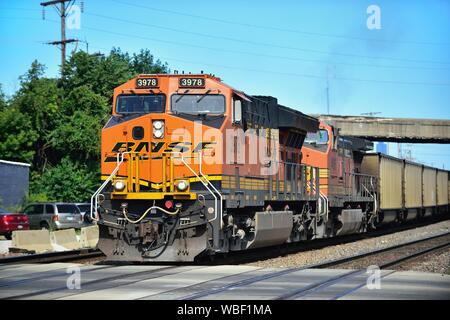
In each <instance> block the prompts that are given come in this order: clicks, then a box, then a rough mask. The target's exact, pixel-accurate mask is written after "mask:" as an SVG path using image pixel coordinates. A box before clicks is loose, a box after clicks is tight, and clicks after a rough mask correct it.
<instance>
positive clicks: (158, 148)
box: [105, 141, 216, 162]
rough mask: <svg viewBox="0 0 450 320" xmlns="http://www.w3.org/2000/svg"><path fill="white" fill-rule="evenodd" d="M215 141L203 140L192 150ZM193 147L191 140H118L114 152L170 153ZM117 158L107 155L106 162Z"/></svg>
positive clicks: (206, 147)
mask: <svg viewBox="0 0 450 320" xmlns="http://www.w3.org/2000/svg"><path fill="white" fill-rule="evenodd" d="M215 143H216V142H215V141H208V142H207V141H202V142H200V143H199V144H197V146H196V147H195V148H194V149H193V150H192V152H193V153H194V152H198V151H200V150H204V149H211V146H210V145H212V144H215ZM191 147H192V143H191V142H185V141H177V142H171V143H169V144H167V143H166V142H151V143H149V142H145V141H143V142H139V144H136V143H135V142H117V143H116V145H115V146H114V147H113V148H112V150H111V152H112V153H120V152H141V153H163V152H166V153H169V152H182V153H185V152H188V151H189V150H190V148H191ZM160 158H161V156H155V157H152V159H160ZM147 159H148V157H144V158H143V160H147ZM116 160H117V158H116V157H112V156H109V157H106V158H105V162H115V161H116Z"/></svg>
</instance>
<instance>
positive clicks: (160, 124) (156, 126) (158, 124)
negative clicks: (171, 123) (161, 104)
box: [153, 120, 164, 139]
mask: <svg viewBox="0 0 450 320" xmlns="http://www.w3.org/2000/svg"><path fill="white" fill-rule="evenodd" d="M153 137H155V138H156V139H161V138H163V137H164V121H161V120H155V121H153Z"/></svg>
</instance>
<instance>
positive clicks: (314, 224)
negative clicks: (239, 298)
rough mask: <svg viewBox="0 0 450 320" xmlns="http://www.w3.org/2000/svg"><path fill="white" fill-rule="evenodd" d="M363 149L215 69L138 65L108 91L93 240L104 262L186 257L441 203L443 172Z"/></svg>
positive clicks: (318, 233)
mask: <svg viewBox="0 0 450 320" xmlns="http://www.w3.org/2000/svg"><path fill="white" fill-rule="evenodd" d="M369 149H370V148H369V145H368V144H367V143H366V142H365V141H364V140H359V139H350V138H345V137H339V136H338V134H337V133H336V132H335V130H334V129H333V128H332V127H330V126H328V125H327V124H326V123H321V122H320V121H319V120H318V119H316V118H314V117H311V116H308V115H306V114H303V113H301V112H299V111H297V110H295V109H294V108H289V107H286V106H283V105H280V104H279V103H278V100H277V99H276V98H274V97H271V96H251V95H248V94H246V93H244V92H242V91H240V90H237V89H235V88H233V87H231V86H229V85H227V84H225V83H224V82H222V81H221V79H220V78H217V77H215V76H212V75H206V74H196V75H191V74H189V75H184V74H183V75H181V74H152V75H139V76H137V77H136V78H133V79H131V80H129V81H127V82H126V83H124V84H122V85H120V86H119V87H117V88H116V89H115V90H114V95H113V111H112V116H111V118H110V119H109V121H108V122H107V123H106V125H105V126H104V128H103V129H102V146H101V171H102V179H103V183H102V185H101V186H100V187H99V189H98V190H97V191H96V192H95V193H94V195H93V196H92V199H91V215H92V217H93V218H94V219H95V220H97V224H98V226H99V230H100V240H99V244H98V246H99V248H100V250H102V251H103V252H104V253H105V254H106V255H107V257H108V259H110V260H121V261H193V260H194V259H196V258H197V257H199V256H201V255H215V254H218V253H228V252H233V251H242V250H249V249H253V248H260V247H266V246H273V245H283V244H285V243H289V242H299V241H309V240H313V239H318V238H327V237H335V236H339V235H342V234H350V233H358V232H365V231H367V230H368V229H370V228H376V227H377V226H378V225H380V224H382V223H386V222H387V221H391V220H392V221H394V220H395V221H398V222H401V221H405V220H407V219H411V218H412V217H414V216H415V217H420V216H423V215H426V214H431V213H439V212H444V211H445V210H446V209H447V208H448V178H449V177H448V172H446V171H441V170H437V169H432V168H426V167H423V166H420V165H416V164H411V163H406V162H404V161H402V160H397V159H393V158H389V157H385V156H382V155H378V154H375V155H374V154H368V153H367V151H369ZM393 166H396V167H395V168H394V167H393ZM391 167H392V168H391ZM411 168H413V169H411ZM386 170H390V171H386ZM411 170H412V171H411ZM427 170H431V171H432V172H434V173H428V171H427ZM433 170H434V171H433ZM394 171H395V172H394ZM403 172H405V173H403ZM411 172H412V173H411ZM394 173H395V175H394ZM398 173H400V175H398ZM433 174H434V175H433ZM419 176H420V177H419ZM395 179H397V180H395ZM406 179H408V180H406ZM410 179H415V180H410ZM417 179H419V180H420V181H422V184H421V185H420V190H416V189H414V190H409V188H410V187H406V185H405V184H404V183H405V181H418V180H417ZM433 179H434V180H433ZM394 180H395V181H394ZM408 183H409V182H408ZM444 189H445V193H444ZM430 190H433V191H432V195H430V192H431V191H430ZM392 192H394V193H395V194H396V195H392V194H391V193H392ZM433 192H434V193H433ZM419 193H420V201H419V202H418V201H416V202H414V201H415V200H417V197H416V195H417V194H419ZM411 196H413V197H414V199H413V200H414V201H412V200H411V199H410V197H411ZM394 198H395V199H394ZM397 198H399V199H400V200H399V199H397Z"/></svg>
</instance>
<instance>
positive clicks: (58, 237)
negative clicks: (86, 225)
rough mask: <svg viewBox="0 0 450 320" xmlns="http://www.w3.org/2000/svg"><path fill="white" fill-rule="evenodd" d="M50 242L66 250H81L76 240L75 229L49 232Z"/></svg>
mask: <svg viewBox="0 0 450 320" xmlns="http://www.w3.org/2000/svg"><path fill="white" fill-rule="evenodd" d="M50 240H51V242H52V243H53V244H54V245H57V246H61V247H64V248H65V249H67V250H77V249H81V244H80V242H78V240H77V235H76V234H75V229H64V230H58V231H52V232H50Z"/></svg>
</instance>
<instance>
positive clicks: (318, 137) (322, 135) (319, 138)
mask: <svg viewBox="0 0 450 320" xmlns="http://www.w3.org/2000/svg"><path fill="white" fill-rule="evenodd" d="M305 143H309V144H327V143H328V131H327V130H319V131H317V132H308V133H307V134H306V138H305Z"/></svg>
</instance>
